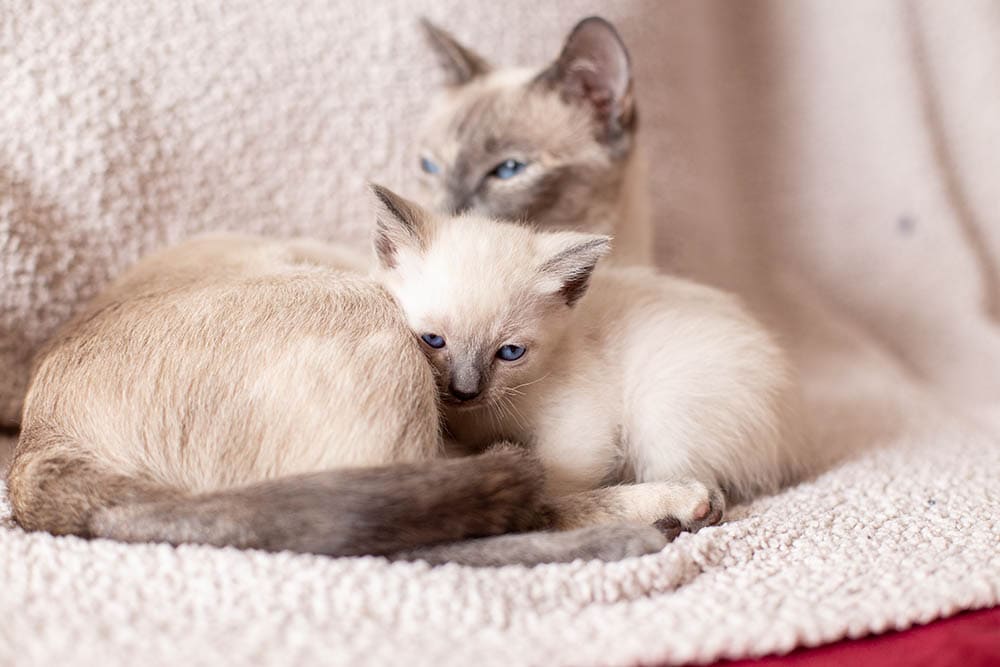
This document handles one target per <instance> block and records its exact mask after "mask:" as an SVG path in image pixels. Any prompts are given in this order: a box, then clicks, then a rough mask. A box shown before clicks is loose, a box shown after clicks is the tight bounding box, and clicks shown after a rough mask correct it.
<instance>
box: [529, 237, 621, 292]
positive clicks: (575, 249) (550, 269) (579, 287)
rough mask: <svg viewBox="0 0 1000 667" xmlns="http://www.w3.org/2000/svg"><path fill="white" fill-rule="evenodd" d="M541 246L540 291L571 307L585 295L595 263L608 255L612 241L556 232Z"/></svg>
mask: <svg viewBox="0 0 1000 667" xmlns="http://www.w3.org/2000/svg"><path fill="white" fill-rule="evenodd" d="M541 245H542V247H543V252H544V253H545V254H546V255H547V257H546V258H545V259H544V260H543V262H542V265H541V267H540V268H539V273H540V274H541V277H542V291H543V292H544V293H547V294H557V295H558V296H559V298H560V299H561V300H562V301H564V302H565V303H566V305H567V306H572V305H573V304H575V303H576V302H577V301H579V300H580V297H582V296H583V295H584V293H585V292H586V291H587V285H588V284H589V282H590V274H592V273H593V272H594V267H595V266H597V261H598V260H599V259H601V257H604V256H605V255H607V254H608V252H610V251H611V237H610V236H602V235H599V234H581V233H578V232H556V233H550V234H545V235H544V236H543V239H542V243H541Z"/></svg>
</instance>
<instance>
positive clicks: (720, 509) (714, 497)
mask: <svg viewBox="0 0 1000 667" xmlns="http://www.w3.org/2000/svg"><path fill="white" fill-rule="evenodd" d="M725 511H726V499H725V497H724V496H723V495H722V492H721V491H719V490H718V489H708V488H705V498H703V499H702V500H701V501H699V502H698V504H697V505H695V507H694V510H693V511H692V512H691V518H690V519H689V520H688V521H684V522H682V523H683V526H684V530H686V531H688V532H690V533H693V532H696V531H698V530H700V529H702V528H704V527H705V526H714V525H715V524H717V523H719V522H720V521H722V515H723V513H725Z"/></svg>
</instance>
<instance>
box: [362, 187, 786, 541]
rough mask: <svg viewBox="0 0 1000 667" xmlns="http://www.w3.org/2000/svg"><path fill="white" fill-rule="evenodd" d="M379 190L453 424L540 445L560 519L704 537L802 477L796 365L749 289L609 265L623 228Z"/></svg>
mask: <svg viewBox="0 0 1000 667" xmlns="http://www.w3.org/2000/svg"><path fill="white" fill-rule="evenodd" d="M376 192H377V193H378V195H379V197H380V199H381V200H382V201H383V203H384V206H383V208H382V211H381V213H380V216H379V231H378V239H377V241H376V248H377V249H378V254H379V259H380V263H381V272H380V280H381V281H382V282H383V283H384V284H385V285H386V287H387V288H388V289H389V291H390V292H391V293H392V294H393V296H394V297H395V298H396V300H397V301H398V303H399V304H400V306H401V307H402V309H403V311H404V312H405V314H406V319H407V321H408V322H409V325H410V328H411V329H412V330H413V332H414V334H415V335H416V336H419V338H420V340H421V344H422V346H423V349H424V353H425V354H426V355H427V357H428V358H429V359H430V361H431V363H432V364H433V365H434V367H435V369H436V377H437V382H438V387H439V390H440V391H441V393H442V396H443V399H442V403H443V406H444V412H445V418H446V428H447V430H448V433H449V435H450V436H451V437H452V438H454V439H455V440H456V441H457V442H458V443H460V444H462V445H464V446H467V447H469V448H470V449H471V450H473V451H478V450H481V449H482V448H483V447H485V446H488V445H489V444H490V443H492V442H495V441H497V440H503V439H509V440H512V441H515V442H518V443H523V444H525V445H527V446H528V447H529V449H530V450H531V451H532V452H533V453H534V454H536V455H537V456H538V457H539V458H540V460H541V462H542V465H543V466H544V468H545V477H546V489H547V491H548V493H549V494H550V495H553V496H556V498H557V500H556V501H554V507H555V512H554V516H555V521H556V523H557V525H558V526H559V527H562V528H573V527H578V526H586V525H593V524H599V523H602V522H614V521H623V520H627V521H637V522H642V523H647V524H654V523H658V524H659V525H660V526H661V527H663V528H664V529H667V530H669V529H674V530H680V529H685V530H697V529H698V528H700V527H702V526H705V525H708V524H712V523H715V522H717V521H719V520H720V519H721V517H722V513H723V511H724V508H725V504H726V501H727V500H728V501H741V500H744V499H747V498H750V497H751V496H753V495H756V494H758V493H762V492H770V491H774V490H776V489H777V488H778V487H779V486H780V485H781V484H783V483H785V482H786V481H789V480H790V479H792V478H794V477H795V476H796V475H797V474H798V473H799V471H800V465H799V457H800V451H801V450H800V448H799V446H798V445H799V439H798V437H797V433H796V424H797V420H796V418H795V417H796V404H797V396H798V388H797V383H796V382H795V380H794V377H793V373H792V371H791V368H790V364H789V362H788V360H787V359H786V357H785V355H784V353H783V352H782V350H781V349H780V348H779V347H778V345H777V344H776V343H775V342H774V341H773V340H772V338H771V337H770V336H769V335H768V333H767V332H766V331H765V330H764V328H763V327H762V326H761V325H760V324H759V323H757V322H756V321H755V320H754V319H753V318H752V317H751V316H750V315H749V314H748V313H747V311H746V310H745V309H744V308H743V307H742V306H741V305H740V303H739V302H738V301H737V300H736V299H735V298H734V297H731V296H729V295H727V294H725V293H723V292H720V291H718V290H715V289H712V288H709V287H704V286H701V285H697V284H694V283H691V282H688V281H685V280H680V279H676V278H671V277H667V276H665V275H661V274H658V273H656V272H655V271H653V270H651V269H645V268H638V267H633V268H617V267H606V268H597V264H598V260H599V259H600V258H601V257H602V256H604V255H606V254H607V253H608V251H609V249H610V239H609V238H608V237H607V236H602V235H596V234H588V233H580V232H568V231H562V232H539V231H536V230H533V229H531V228H529V227H525V226H519V225H515V224H509V223H501V222H494V221H491V220H490V219H488V218H484V217H480V216H476V215H472V214H465V215H462V216H459V217H448V216H438V215H434V214H432V213H430V212H428V211H426V210H424V209H422V208H421V207H420V206H418V205H417V204H415V203H413V202H411V201H408V200H406V199H403V198H402V197H399V196H398V195H395V194H393V193H392V192H390V191H388V190H386V189H384V188H376Z"/></svg>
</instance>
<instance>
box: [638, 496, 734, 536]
mask: <svg viewBox="0 0 1000 667" xmlns="http://www.w3.org/2000/svg"><path fill="white" fill-rule="evenodd" d="M689 490H690V497H689V498H688V499H687V503H686V504H687V507H688V508H689V509H686V511H681V512H678V513H677V514H668V515H666V516H664V517H663V518H661V519H659V520H658V521H656V522H655V523H654V524H653V527H655V528H656V529H657V530H659V531H660V532H661V533H662V534H663V535H664V536H665V537H666V538H667V539H668V540H674V539H675V538H676V537H677V536H678V535H680V534H681V533H682V532H689V533H694V532H697V531H698V530H701V529H702V528H704V527H705V526H714V525H715V524H717V523H719V522H720V521H722V515H723V513H724V512H725V511H726V498H725V496H723V495H722V491H720V490H719V489H716V488H709V487H707V486H705V485H704V484H702V483H701V482H692V483H691V484H690V485H689ZM678 515H679V516H678Z"/></svg>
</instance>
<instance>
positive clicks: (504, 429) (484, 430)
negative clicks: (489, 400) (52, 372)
mask: <svg viewBox="0 0 1000 667" xmlns="http://www.w3.org/2000/svg"><path fill="white" fill-rule="evenodd" d="M538 408H539V406H538V405H537V404H534V403H532V402H530V401H525V400H523V398H520V397H519V400H505V401H502V402H500V403H496V404H494V405H490V406H487V407H483V408H480V409H477V410H448V411H447V412H446V415H445V417H446V426H447V431H448V435H449V436H451V438H453V439H454V440H455V441H456V442H457V443H458V444H459V445H461V446H462V447H463V448H464V449H466V450H468V451H470V452H477V451H482V450H483V449H485V448H487V447H489V446H490V445H492V444H493V443H495V442H499V441H510V442H513V443H516V444H521V445H527V446H531V445H533V444H534V441H535V434H536V433H537V431H538V419H539V414H538V413H539V409H538Z"/></svg>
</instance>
